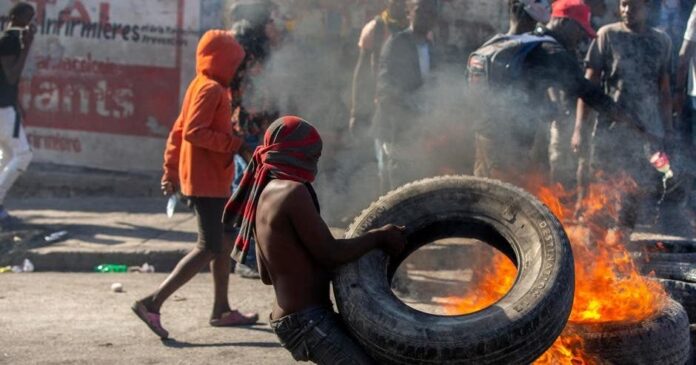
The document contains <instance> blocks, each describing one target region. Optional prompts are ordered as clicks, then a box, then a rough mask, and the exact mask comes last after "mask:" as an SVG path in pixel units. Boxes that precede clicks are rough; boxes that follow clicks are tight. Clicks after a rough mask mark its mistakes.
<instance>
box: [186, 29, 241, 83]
mask: <svg viewBox="0 0 696 365" xmlns="http://www.w3.org/2000/svg"><path fill="white" fill-rule="evenodd" d="M243 59H244V49H243V48H242V46H240V45H239V43H237V41H236V40H235V39H234V37H233V36H232V33H230V32H228V31H224V30H209V31H207V32H206V33H205V34H204V35H203V37H202V38H201V40H200V41H199V42H198V49H197V50H196V74H199V75H205V76H207V77H209V78H211V79H213V80H215V81H217V82H219V83H221V84H223V85H228V84H229V83H230V82H231V81H232V79H233V78H234V74H235V72H237V69H238V68H239V65H240V64H241V63H242V60H243Z"/></svg>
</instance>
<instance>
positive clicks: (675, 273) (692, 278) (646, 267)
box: [640, 261, 696, 283]
mask: <svg viewBox="0 0 696 365" xmlns="http://www.w3.org/2000/svg"><path fill="white" fill-rule="evenodd" d="M640 271H641V272H642V273H643V274H644V275H649V276H652V275H653V274H654V276H655V277H656V278H659V279H669V280H679V281H684V282H687V283H696V264H690V263H685V262H660V261H657V262H649V263H647V264H643V265H641V268H640Z"/></svg>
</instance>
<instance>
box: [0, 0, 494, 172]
mask: <svg viewBox="0 0 696 365" xmlns="http://www.w3.org/2000/svg"><path fill="white" fill-rule="evenodd" d="M30 2H32V3H33V4H34V5H36V6H37V8H38V10H39V12H38V16H39V19H38V20H39V25H40V27H39V29H40V30H39V33H38V34H37V37H36V40H35V43H34V46H33V48H32V53H31V58H30V62H29V64H28V66H27V69H26V71H25V73H24V75H23V82H22V93H21V105H22V107H23V108H24V110H25V114H26V122H25V125H26V126H27V127H28V128H27V130H28V135H29V139H30V141H31V144H32V146H33V147H34V150H35V155H36V161H38V162H47V163H57V164H63V165H71V166H84V167H93V168H101V169H107V170H115V171H136V172H137V171H157V170H160V166H161V162H162V151H163V147H164V142H165V139H166V136H167V133H168V131H169V128H170V126H171V124H172V123H173V121H174V119H175V118H176V116H177V114H178V110H179V107H180V100H181V97H182V95H183V93H184V91H185V88H186V86H187V84H188V82H189V81H190V80H191V78H192V76H193V72H194V62H195V46H196V42H197V39H198V37H199V35H200V33H201V31H202V30H205V29H209V28H214V27H227V26H229V24H228V22H226V17H227V14H228V9H229V7H230V6H231V4H233V3H234V0H199V1H194V0H30ZM274 2H275V3H276V4H277V5H278V8H277V11H276V14H274V19H275V21H276V26H278V27H279V29H281V30H289V29H291V30H292V31H293V32H294V33H295V38H296V39H297V38H300V39H301V38H303V37H306V38H311V37H312V36H313V35H315V34H319V33H322V32H324V33H325V32H329V33H332V34H335V35H340V36H341V37H342V38H343V39H344V40H346V39H347V41H346V42H350V43H352V42H357V35H358V34H359V31H360V29H361V28H362V26H363V25H364V23H365V22H366V21H368V20H369V19H371V18H372V17H374V16H375V14H377V13H378V12H379V11H381V10H382V9H383V8H384V2H382V1H379V0H377V1H375V0H274ZM506 2H507V0H468V1H464V0H450V1H442V3H441V6H442V14H443V17H442V21H441V23H440V25H439V27H438V29H437V32H436V33H437V37H438V41H440V42H441V44H443V45H444V46H445V47H446V48H447V50H448V51H450V52H451V53H452V54H459V55H460V56H461V57H466V55H467V54H468V51H470V50H471V49H472V48H475V47H476V46H477V45H479V44H480V43H481V42H483V41H484V40H485V39H487V38H488V37H490V36H491V35H492V34H493V33H495V32H499V31H502V30H504V29H506V24H507V13H506V5H505V4H506ZM12 4H13V1H12V0H0V13H3V14H6V13H7V10H8V9H9V7H10V6H11V5H12ZM59 20H62V23H61V22H59Z"/></svg>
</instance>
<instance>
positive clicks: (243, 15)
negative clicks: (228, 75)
mask: <svg viewBox="0 0 696 365" xmlns="http://www.w3.org/2000/svg"><path fill="white" fill-rule="evenodd" d="M273 8H274V4H273V3H272V2H271V1H269V0H243V1H239V2H237V3H235V4H234V5H233V6H232V8H231V10H230V18H231V20H232V21H233V22H234V23H233V24H232V33H233V34H234V37H235V39H236V40H237V42H239V44H240V45H241V46H242V48H244V52H245V56H244V60H243V61H242V64H241V65H240V67H239V70H238V71H237V74H236V75H235V78H234V80H233V81H232V84H231V85H230V88H231V90H232V94H233V98H232V110H233V115H234V116H235V118H234V119H235V120H234V122H235V129H236V130H237V132H238V133H240V134H241V135H242V137H243V138H244V141H245V143H244V144H243V145H242V147H241V149H240V152H239V153H238V154H237V155H235V157H234V163H235V171H236V174H235V182H237V183H238V181H239V180H240V179H241V177H242V176H241V175H242V174H243V173H244V170H245V169H246V166H247V164H248V163H249V156H250V155H251V154H253V153H254V149H255V148H256V146H258V145H259V144H260V143H261V139H262V136H263V134H264V133H265V132H266V129H267V128H268V126H269V125H270V124H271V123H272V122H273V121H274V120H275V119H276V118H278V115H279V113H278V110H277V107H276V105H275V102H274V100H273V99H272V97H271V92H270V91H269V90H266V89H265V88H264V85H262V84H261V83H260V82H259V81H258V80H259V79H260V78H261V77H263V76H264V72H265V71H266V67H267V62H268V61H269V59H270V55H271V49H272V47H277V46H278V44H277V42H278V40H277V39H274V38H275V33H274V30H275V27H274V25H273V18H272V17H271V14H272V11H273ZM274 43H275V44H274ZM234 191H235V187H234V186H233V189H232V193H234ZM255 255H256V250H255V245H251V248H250V251H249V255H248V259H247V260H246V261H245V262H243V263H242V262H239V263H237V264H236V265H235V268H234V272H235V274H237V275H239V276H241V277H243V278H247V279H258V278H259V273H258V270H257V268H256V258H255Z"/></svg>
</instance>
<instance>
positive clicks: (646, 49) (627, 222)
mask: <svg viewBox="0 0 696 365" xmlns="http://www.w3.org/2000/svg"><path fill="white" fill-rule="evenodd" d="M649 5H650V4H649V0H621V1H620V3H619V10H620V13H621V18H622V21H621V22H618V23H614V24H609V25H606V26H604V27H602V28H601V29H600V30H599V32H598V36H597V39H595V40H594V42H593V43H592V45H591V46H590V50H589V52H588V54H587V57H586V59H585V64H586V74H585V77H586V78H587V79H588V80H590V82H592V83H593V84H595V85H602V86H603V87H604V88H605V89H606V90H608V92H609V93H610V95H611V97H612V98H613V99H614V100H615V101H616V103H617V104H619V105H620V106H621V107H623V108H624V109H627V110H632V111H634V112H635V113H636V114H637V115H640V116H641V117H642V118H641V121H642V122H645V123H644V124H643V126H642V128H643V129H644V130H645V131H647V132H648V133H650V134H651V135H652V136H655V137H656V138H658V139H664V138H665V137H667V136H668V135H671V134H672V133H673V128H672V97H671V88H670V70H671V65H672V42H671V41H670V39H669V37H668V36H667V35H666V34H665V33H664V32H662V31H660V30H657V29H655V28H651V27H650V26H649V25H648V11H649ZM589 120H590V113H589V111H588V109H587V107H586V104H585V102H584V101H582V100H581V101H579V102H578V113H577V119H576V125H575V131H574V133H573V138H572V142H571V143H572V146H573V148H574V149H575V150H579V149H581V148H583V146H584V147H586V145H587V144H588V143H589V141H587V139H588V136H589V134H590V133H589V130H591V129H592V126H591V125H590V122H589ZM614 121H615V119H604V118H600V119H598V120H597V122H596V123H594V124H595V127H594V136H593V142H592V143H593V145H592V147H593V152H592V162H591V164H592V169H593V170H594V171H596V172H602V173H603V174H605V175H606V176H605V178H611V177H613V176H616V175H617V174H620V173H622V172H623V173H627V174H628V175H629V176H630V177H631V178H632V179H633V180H634V181H635V182H636V183H637V184H638V187H637V189H636V191H628V192H626V193H625V194H624V197H623V199H622V201H621V203H620V204H621V207H620V217H619V221H618V222H617V228H618V230H619V233H620V234H621V235H622V236H623V238H625V239H628V238H629V236H630V233H631V232H632V230H633V228H634V227H635V224H636V221H637V218H638V209H639V204H640V202H641V201H642V200H645V199H646V198H650V195H649V194H654V193H656V188H657V185H658V184H659V182H660V176H659V174H658V173H657V171H656V170H655V169H654V168H652V166H651V165H650V163H649V159H650V155H651V154H652V153H655V152H657V150H656V149H659V148H662V147H661V146H660V144H661V143H662V142H661V141H657V142H656V141H649V140H647V139H646V138H644V137H645V136H644V135H640V134H636V131H635V130H632V129H630V128H627V127H626V126H624V125H615V123H614ZM588 129H589V130H588ZM629 190H630V189H629ZM581 195H582V192H581Z"/></svg>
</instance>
